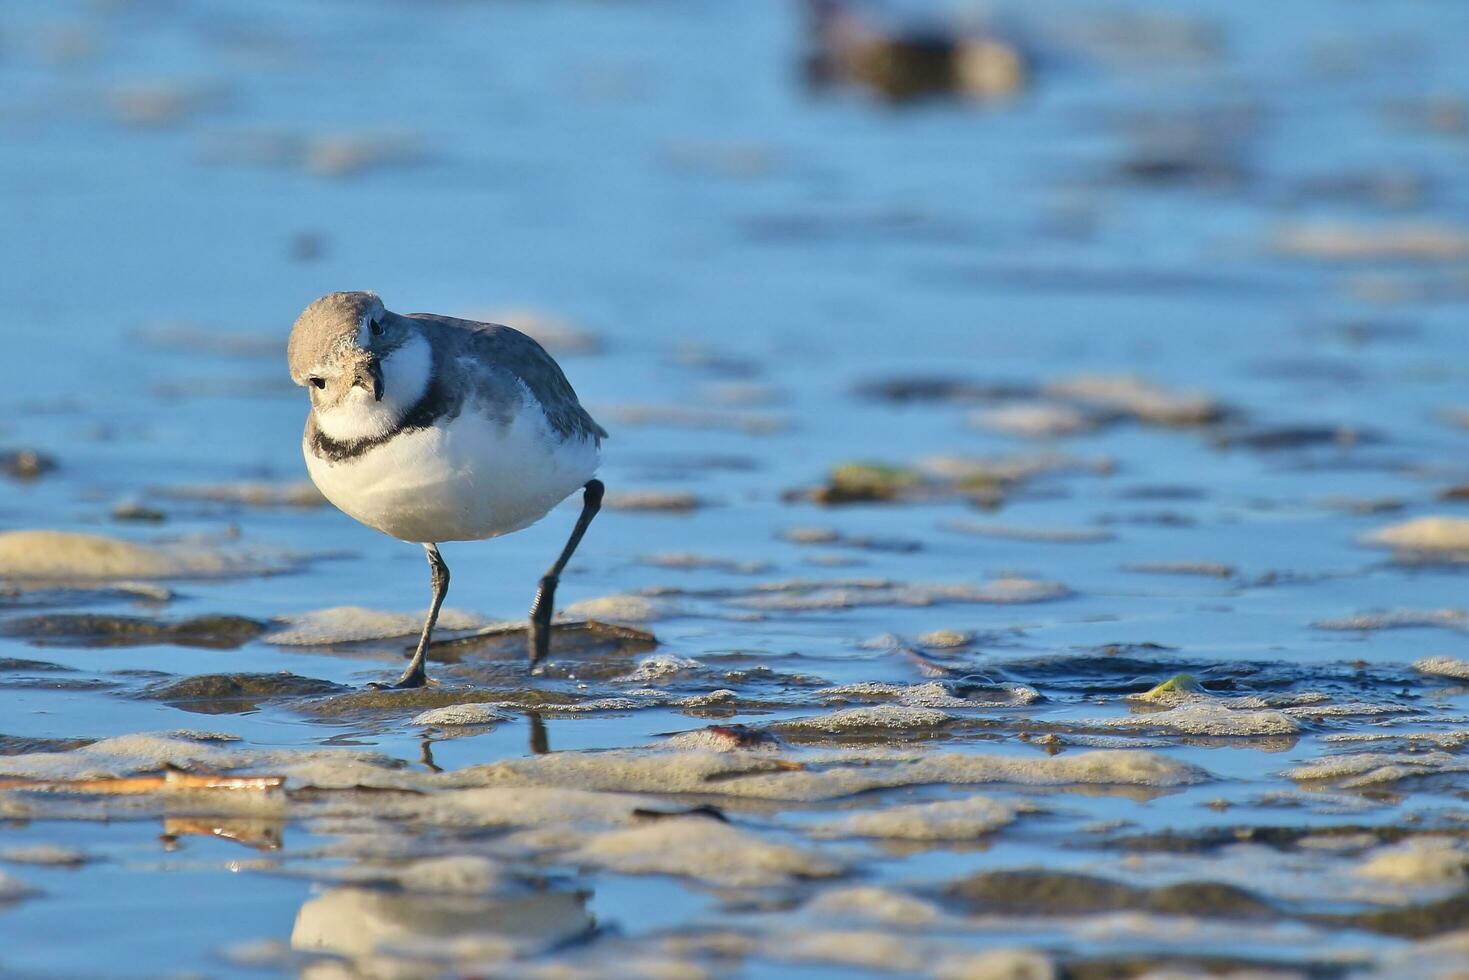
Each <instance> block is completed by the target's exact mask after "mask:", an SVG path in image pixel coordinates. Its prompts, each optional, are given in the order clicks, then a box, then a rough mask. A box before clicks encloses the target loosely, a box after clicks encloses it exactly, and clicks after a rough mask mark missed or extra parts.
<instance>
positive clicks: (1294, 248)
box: [1271, 222, 1469, 262]
mask: <svg viewBox="0 0 1469 980" xmlns="http://www.w3.org/2000/svg"><path fill="white" fill-rule="evenodd" d="M1271 247H1272V249H1273V250H1274V251H1276V252H1278V253H1280V254H1282V255H1289V256H1292V257H1295V258H1305V259H1316V260H1319V261H1328V262H1443V261H1449V260H1454V259H1461V258H1464V257H1465V256H1469V233H1466V232H1465V231H1463V230H1462V229H1459V228H1453V227H1448V226H1443V225H1431V224H1422V223H1419V224H1377V225H1360V224H1346V223H1341V222H1313V223H1306V224H1294V225H1286V226H1284V227H1282V228H1279V229H1277V230H1276V232H1275V235H1274V236H1273V238H1272V239H1271Z"/></svg>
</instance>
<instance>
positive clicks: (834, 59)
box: [806, 0, 1030, 102]
mask: <svg viewBox="0 0 1469 980" xmlns="http://www.w3.org/2000/svg"><path fill="white" fill-rule="evenodd" d="M807 9H808V12H809V15H810V24H811V31H810V36H811V50H810V52H809V54H808V55H807V60H806V71H807V78H808V80H809V81H810V82H811V84H813V85H816V86H822V85H831V84H850V85H858V86H861V87H863V88H865V89H867V90H869V91H870V92H872V93H873V94H875V95H877V96H879V97H881V98H883V99H886V100H888V101H891V102H907V101H911V100H913V99H919V98H924V97H933V96H950V97H957V98H962V99H970V100H976V101H988V100H994V99H1001V98H1008V97H1011V96H1014V95H1015V94H1016V93H1017V92H1019V91H1020V90H1021V89H1022V88H1023V87H1024V86H1025V85H1026V84H1027V82H1028V80H1029V75H1030V65H1029V61H1028V59H1027V58H1026V57H1025V55H1024V54H1023V53H1022V52H1021V50H1020V48H1019V47H1017V46H1016V45H1015V44H1013V43H1011V42H1009V41H1007V40H1004V39H1002V38H1000V37H997V36H994V35H991V34H986V33H981V32H978V31H975V30H972V29H968V28H966V27H964V26H963V25H960V24H955V23H934V24H929V25H919V24H900V23H894V22H892V21H891V20H890V19H887V18H882V17H879V16H877V15H878V13H879V11H878V10H875V9H870V8H868V7H866V6H864V5H862V4H860V3H858V2H854V0H808V3H807Z"/></svg>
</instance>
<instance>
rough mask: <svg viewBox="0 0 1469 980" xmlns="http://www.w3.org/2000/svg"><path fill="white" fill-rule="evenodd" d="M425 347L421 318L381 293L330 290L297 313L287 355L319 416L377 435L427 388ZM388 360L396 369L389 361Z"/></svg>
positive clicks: (294, 375)
mask: <svg viewBox="0 0 1469 980" xmlns="http://www.w3.org/2000/svg"><path fill="white" fill-rule="evenodd" d="M426 349H427V348H426V345H424V343H423V341H422V338H421V337H420V336H419V332H418V330H417V327H416V323H415V321H414V320H412V319H410V318H408V317H404V316H399V315H398V314H396V313H393V312H392V311H390V310H388V309H387V308H385V307H384V306H383V301H382V300H381V299H379V298H378V296H377V294H376V293H367V292H347V293H328V294H327V295H325V296H323V297H321V298H320V299H318V300H316V301H315V302H314V303H312V304H311V305H310V306H308V307H306V309H305V310H304V311H302V313H301V315H300V316H299V317H297V318H296V324H295V326H293V327H292V328H291V339H290V341H289V342H288V343H287V345H286V359H287V363H288V365H289V367H290V371H291V380H292V381H294V382H296V384H298V385H301V386H302V387H304V388H305V389H306V392H307V394H308V395H310V396H311V407H312V410H313V411H314V412H315V413H316V416H317V419H318V422H321V423H323V424H324V427H327V428H338V429H344V430H345V429H358V428H361V429H363V430H364V432H363V433H362V434H364V435H371V434H373V431H372V430H376V429H380V428H384V427H390V426H391V425H392V424H393V423H394V422H395V421H396V420H397V418H398V417H401V413H402V412H403V411H406V409H407V408H408V407H409V406H410V405H411V404H412V402H413V401H414V399H416V398H417V397H418V396H419V395H420V394H421V393H422V391H423V389H424V387H425V385H426V384H427V374H428V371H429V366H428V363H427V360H426V357H427V355H426V353H425V352H426ZM395 355H397V356H396V357H395ZM405 357H406V361H405V360H404V359H405ZM390 360H392V361H393V362H394V364H395V365H398V366H399V369H398V370H396V371H394V370H393V369H391V368H390V367H388V362H389V361H390ZM420 362H422V363H420ZM405 369H406V370H405ZM334 419H335V420H336V425H333V424H332V420H334ZM347 434H348V433H347V432H345V431H344V432H343V435H344V436H346V435H347Z"/></svg>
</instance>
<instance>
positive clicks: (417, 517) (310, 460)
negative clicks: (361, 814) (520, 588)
mask: <svg viewBox="0 0 1469 980" xmlns="http://www.w3.org/2000/svg"><path fill="white" fill-rule="evenodd" d="M287 358H288V360H289V362H290V369H291V378H292V380H294V381H295V382H296V383H297V384H298V385H302V386H303V387H305V388H306V391H307V393H308V394H309V395H310V396H311V412H310V414H309V415H308V416H307V419H306V433H305V436H304V437H303V440H302V451H303V452H304V453H305V456H306V469H307V471H308V472H310V474H311V479H312V480H313V481H314V482H315V483H316V486H317V488H318V489H320V490H321V492H322V494H324V495H325V496H326V498H327V499H328V500H330V501H331V502H332V503H334V504H336V505H337V507H339V508H340V509H341V510H342V511H343V512H344V513H346V514H347V515H349V516H351V517H353V518H356V519H357V520H359V521H361V522H362V523H364V524H366V525H367V526H369V527H373V528H376V529H377V530H379V531H382V532H383V533H384V534H390V535H392V536H393V537H395V538H400V539H402V540H404V541H415V542H418V543H420V544H422V545H423V548H424V551H425V552H426V553H427V555H428V563H429V569H430V571H431V572H432V584H433V602H432V604H431V605H430V607H429V614H428V619H427V620H426V621H425V622H424V625H423V636H422V637H421V639H420V640H419V641H418V649H417V650H416V651H415V652H414V654H413V660H412V662H411V663H410V664H409V665H408V669H407V670H405V671H404V672H403V676H402V677H400V678H399V679H398V682H397V683H396V684H395V685H394V686H395V687H419V686H421V685H422V684H423V683H424V670H423V661H424V656H425V655H426V653H427V651H428V645H429V640H430V638H431V637H432V636H433V630H434V622H435V620H437V619H438V615H439V607H440V606H441V605H442V604H443V601H444V595H445V593H447V592H448V591H449V566H448V565H446V564H444V559H443V557H442V556H441V555H440V554H439V548H438V543H439V542H442V541H479V540H482V539H484V538H493V537H498V536H499V535H502V534H509V533H510V532H512V531H518V530H520V529H522V528H526V527H529V526H530V525H532V524H534V523H535V522H536V521H538V520H540V519H541V518H542V517H544V516H545V515H546V514H547V512H549V511H550V510H551V508H553V507H555V506H556V505H557V504H559V503H561V501H562V500H564V499H566V497H567V496H569V495H570V494H571V493H572V492H574V491H575V490H577V489H578V488H583V489H584V493H583V495H582V513H581V517H580V518H579V519H578V520H577V522H576V526H575V528H574V529H573V530H572V532H571V537H570V538H569V539H568V540H567V542H566V547H565V548H563V549H562V551H561V555H560V557H559V558H558V559H557V560H556V562H555V563H554V564H553V565H552V566H551V568H550V569H549V570H548V571H547V572H546V574H545V575H544V576H542V577H541V581H540V584H539V586H538V587H537V588H536V594H535V599H534V600H533V601H532V603H531V610H530V661H531V665H532V666H534V665H535V663H536V661H538V660H540V659H541V658H542V657H544V656H545V655H546V652H547V650H548V648H549V644H550V630H551V611H552V605H553V604H554V601H555V596H556V584H557V582H558V581H559V580H560V577H561V571H562V569H564V568H565V567H566V563H567V562H568V561H569V560H570V559H571V555H572V552H574V551H575V550H576V546H577V544H578V543H580V541H581V538H582V535H583V534H585V533H586V530H587V526H588V525H589V524H591V522H592V518H594V517H595V516H596V515H597V511H598V510H599V509H600V508H601V504H602V482H601V481H600V480H597V479H594V478H593V476H594V474H595V473H596V471H597V465H598V463H599V462H600V459H601V445H602V439H603V437H605V436H606V435H607V433H606V432H605V431H603V429H602V427H601V426H600V425H598V424H597V423H596V422H595V421H594V420H593V419H592V417H591V416H590V415H588V414H587V412H586V409H584V408H582V406H581V403H580V402H579V401H577V398H576V392H575V391H573V390H572V388H571V384H570V383H569V382H567V380H566V376H565V375H564V374H562V373H561V368H560V367H558V366H557V364H556V362H555V361H554V360H552V358H551V355H550V354H547V353H546V352H545V350H543V349H542V348H541V345H540V344H537V343H536V342H535V341H534V340H532V339H531V338H529V337H527V336H526V335H525V334H523V333H520V332H519V331H517V330H512V329H511V328H510V327H505V326H500V325H498V324H493V323H474V322H471V321H469V320H456V319H454V318H453V317H446V316H438V315H435V314H430V313H415V314H412V315H411V316H400V315H399V314H397V313H394V312H392V311H391V310H388V309H386V308H384V307H383V303H382V300H380V299H378V298H377V296H375V295H374V294H372V293H331V294H329V295H327V296H323V297H322V298H321V299H318V300H317V301H316V302H314V303H312V304H311V305H310V306H308V307H307V308H306V310H305V311H304V312H303V313H302V314H301V316H300V317H298V318H297V320H296V324H295V326H294V327H292V328H291V339H290V343H289V346H288V349H287Z"/></svg>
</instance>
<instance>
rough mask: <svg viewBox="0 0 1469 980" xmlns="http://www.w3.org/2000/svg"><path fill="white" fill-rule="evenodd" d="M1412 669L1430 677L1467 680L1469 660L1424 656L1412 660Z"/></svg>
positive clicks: (1468, 677) (1468, 679) (1468, 676)
mask: <svg viewBox="0 0 1469 980" xmlns="http://www.w3.org/2000/svg"><path fill="white" fill-rule="evenodd" d="M1413 669H1414V670H1416V671H1418V673H1420V674H1427V675H1429V676H1430V677H1452V678H1454V679H1455V680H1461V681H1469V660H1457V659H1455V658H1453V657H1425V658H1423V659H1422V660H1417V661H1414V663H1413Z"/></svg>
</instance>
